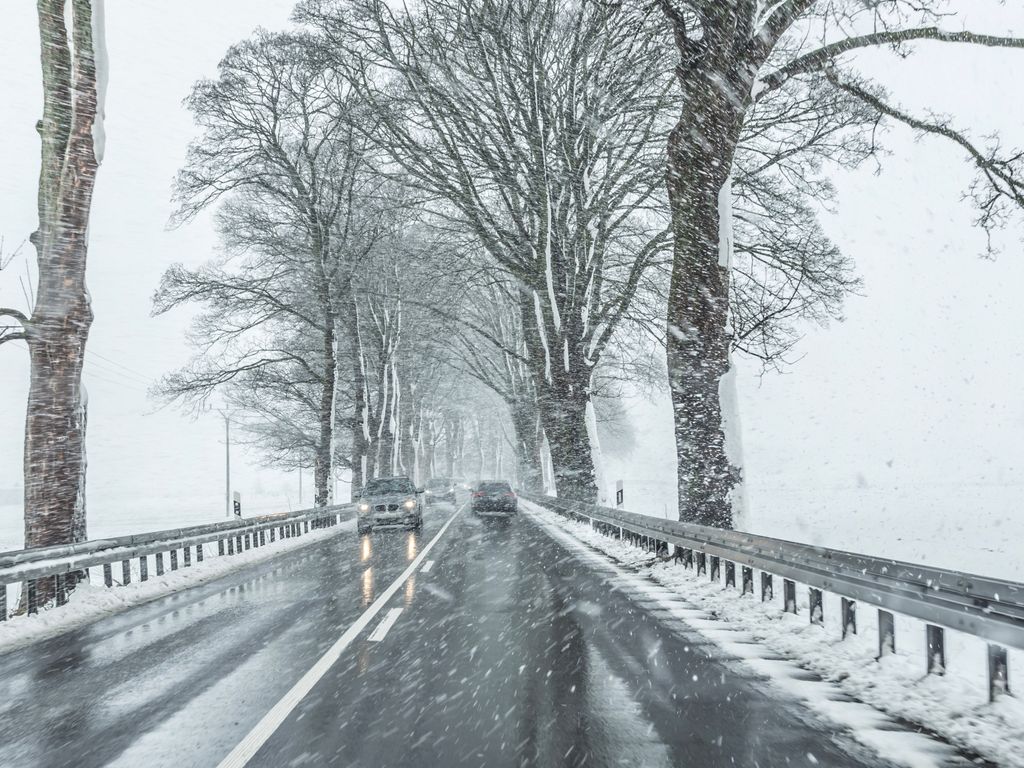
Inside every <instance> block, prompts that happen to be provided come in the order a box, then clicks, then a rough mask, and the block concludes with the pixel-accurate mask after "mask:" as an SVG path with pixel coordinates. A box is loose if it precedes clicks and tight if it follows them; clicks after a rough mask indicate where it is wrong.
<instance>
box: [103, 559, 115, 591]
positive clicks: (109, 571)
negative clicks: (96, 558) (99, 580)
mask: <svg viewBox="0 0 1024 768" xmlns="http://www.w3.org/2000/svg"><path fill="white" fill-rule="evenodd" d="M103 585H104V586H106V587H112V586H114V569H113V568H112V567H111V565H110V563H104V564H103Z"/></svg>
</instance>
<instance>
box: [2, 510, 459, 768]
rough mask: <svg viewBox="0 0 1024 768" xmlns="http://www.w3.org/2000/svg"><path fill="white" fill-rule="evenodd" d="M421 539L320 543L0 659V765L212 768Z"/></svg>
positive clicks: (434, 520)
mask: <svg viewBox="0 0 1024 768" xmlns="http://www.w3.org/2000/svg"><path fill="white" fill-rule="evenodd" d="M452 512H453V509H452V508H451V507H450V506H447V505H445V506H443V507H437V508H430V509H428V512H427V514H426V516H425V520H424V527H423V531H422V532H421V533H414V532H410V531H397V530H396V531H389V532H381V533H375V534H373V535H372V536H369V537H358V536H357V535H356V533H355V530H354V525H351V524H349V526H350V529H349V530H342V531H341V532H339V534H338V535H337V536H334V537H332V538H330V539H328V540H326V541H323V542H321V543H317V544H313V545H310V546H309V547H306V548H303V549H300V550H297V551H294V552H291V553H287V554H282V555H281V556H280V557H277V558H274V559H272V560H270V561H267V562H265V563H262V564H258V565H254V566H252V567H248V568H244V569H240V570H239V571H237V572H235V573H232V574H230V575H228V576H225V577H224V578H221V579H218V580H216V581H212V582H210V583H208V584H205V585H202V586H199V587H196V588H194V589H191V590H187V591H184V592H179V593H176V594H174V595H170V596H168V597H165V598H161V599H158V600H154V601H153V602H150V603H147V604H145V605H141V606H138V607H135V608H132V609H130V610H127V611H125V612H123V613H120V614H117V615H115V616H111V617H109V618H106V619H104V620H102V621H100V622H98V623H96V624H93V625H91V626H88V627H85V628H82V629H79V630H75V631H72V632H69V633H66V634H64V635H60V636H58V637H55V638H52V639H50V640H46V641H43V642H39V643H36V644H34V645H32V646H29V647H27V648H24V649H21V650H19V651H15V652H12V653H9V654H6V655H3V656H0V765H2V766H5V768H6V767H14V766H47V768H50V767H54V768H57V767H59V766H75V767H76V768H86V767H88V766H103V765H126V766H127V765H133V766H135V765H146V766H165V765H166V766H171V765H174V766H183V765H188V766H215V765H217V764H218V762H219V761H220V760H221V759H222V758H223V757H224V755H225V754H227V753H228V752H230V751H231V749H232V748H234V747H235V745H236V744H237V743H238V742H239V740H241V739H242V738H243V737H244V736H245V734H246V733H248V731H249V730H250V729H251V728H252V727H253V726H254V725H255V724H256V723H257V722H258V721H259V720H260V718H262V717H263V716H264V715H265V714H266V712H267V709H268V707H269V706H270V705H271V704H272V703H273V702H274V701H277V700H278V699H279V698H280V697H281V696H282V695H283V694H284V693H285V692H286V691H287V690H288V689H289V687H291V686H292V685H293V684H294V683H295V681H296V680H298V679H299V678H300V677H302V675H303V674H304V673H305V672H306V671H307V670H308V669H309V668H310V666H311V665H312V664H313V663H314V662H315V661H316V659H318V658H319V657H320V656H321V655H322V654H323V653H324V651H325V649H327V648H329V647H330V646H331V645H332V644H333V643H334V642H335V641H336V640H337V639H338V636H339V635H341V634H342V633H343V632H344V631H345V629H346V628H347V627H349V626H350V625H351V624H352V623H353V622H354V621H356V620H357V619H358V617H359V616H360V615H361V614H362V613H363V612H364V611H365V609H366V608H367V606H369V604H370V603H371V602H372V601H373V594H374V592H375V591H377V590H380V589H382V588H383V587H384V586H386V585H387V584H389V583H390V582H391V581H393V580H394V579H395V578H396V577H398V576H399V575H400V574H401V573H402V572H403V570H404V569H405V568H407V567H408V565H409V563H410V562H411V560H412V559H413V557H415V552H416V551H417V550H418V548H419V547H420V546H421V542H423V541H428V540H429V539H430V538H431V537H433V536H434V535H435V534H436V533H437V532H438V531H439V530H440V528H441V526H442V525H443V524H444V522H445V521H446V520H447V519H448V518H449V517H450V516H451V514H452Z"/></svg>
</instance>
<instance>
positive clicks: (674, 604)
mask: <svg viewBox="0 0 1024 768" xmlns="http://www.w3.org/2000/svg"><path fill="white" fill-rule="evenodd" d="M521 503H522V504H523V506H524V508H525V510H526V511H527V513H528V514H529V515H530V516H532V517H533V518H534V519H536V520H537V521H538V522H539V523H541V524H542V526H543V527H546V528H548V529H555V530H557V531H563V532H565V533H568V534H569V537H568V538H567V540H566V543H567V544H568V545H569V546H572V545H573V544H574V542H575V546H576V547H577V548H580V550H581V551H582V552H585V553H586V554H589V553H592V550H590V549H587V547H585V546H583V545H589V546H590V547H592V548H594V549H596V550H598V551H599V552H600V553H602V554H603V555H604V556H607V558H609V559H610V560H609V561H610V562H611V563H613V564H615V565H617V566H620V567H621V568H622V569H623V570H624V571H625V572H626V574H627V576H628V575H631V574H635V575H636V578H633V579H631V581H630V583H631V584H632V586H633V587H634V588H635V589H636V590H637V591H639V592H640V593H642V594H644V596H645V597H646V598H649V599H650V601H653V602H657V600H658V599H662V598H663V596H664V594H665V592H664V589H668V590H669V591H670V592H671V595H672V597H673V598H674V599H673V600H672V601H671V604H670V603H668V602H666V603H665V605H664V606H663V608H664V610H666V611H667V612H669V613H671V614H673V615H675V616H677V617H678V618H679V619H681V620H682V621H683V622H684V623H685V624H686V626H687V627H689V628H691V629H694V630H696V631H698V632H699V633H701V634H702V635H704V636H705V637H707V638H708V639H709V640H711V641H713V642H715V643H716V644H718V645H719V646H720V647H722V648H723V649H724V650H725V651H726V652H727V653H729V654H730V655H734V656H736V657H737V658H739V659H742V660H743V662H744V663H745V664H746V665H747V666H748V667H749V668H750V669H751V670H752V671H753V672H754V673H755V674H758V675H764V676H765V677H767V678H769V679H770V680H771V681H772V682H773V684H775V685H779V686H781V687H783V688H784V689H785V690H787V692H789V693H790V694H792V695H794V696H795V697H797V698H799V699H802V700H804V701H805V702H806V703H807V704H808V705H809V706H810V707H811V708H812V709H814V710H816V711H817V712H819V713H820V714H821V715H822V716H824V717H825V718H826V719H830V720H832V721H834V722H836V723H837V725H840V726H843V727H847V728H849V729H850V730H851V732H852V733H853V734H854V736H855V737H857V738H858V740H860V741H862V742H863V743H866V744H867V745H868V746H872V747H873V748H876V749H878V750H879V751H880V752H881V753H882V754H884V755H885V756H886V757H888V758H891V759H893V760H896V761H897V762H899V763H901V764H904V765H908V766H914V767H915V768H917V767H919V766H920V767H921V768H923V767H924V766H937V765H942V764H943V763H942V758H943V755H942V754H941V753H936V751H935V745H930V744H928V743H926V742H924V741H922V740H920V739H914V738H911V737H912V736H914V734H908V733H902V734H898V733H897V731H899V729H898V728H896V727H894V726H893V725H892V724H889V725H887V724H886V723H884V722H882V723H879V722H877V721H874V722H873V721H872V718H871V717H870V716H865V714H864V713H863V712H862V711H858V710H857V708H856V707H852V708H851V707H848V706H845V704H846V702H844V701H842V697H841V696H837V694H838V693H839V692H841V693H845V694H848V695H849V696H852V697H854V698H855V699H857V700H858V701H860V702H864V703H866V704H869V705H871V706H872V707H874V708H875V709H877V710H880V711H881V712H884V713H887V714H888V715H890V716H892V717H895V718H900V719H903V720H906V721H909V722H911V723H917V724H919V725H921V726H924V727H925V728H927V729H929V730H930V731H932V732H934V733H936V734H939V735H940V736H942V737H943V738H945V739H947V740H948V741H949V742H950V743H952V744H954V745H956V746H957V747H959V748H961V749H964V750H967V751H969V752H973V753H976V754H978V755H981V756H982V757H984V758H986V759H988V760H990V761H992V762H994V763H996V764H997V765H999V766H1007V767H1008V768H1024V702H1022V701H1021V700H1020V699H1019V698H1016V697H1013V696H1002V697H1000V698H999V699H998V700H997V701H996V702H995V703H992V704H990V703H989V702H988V691H987V687H986V666H985V660H986V656H985V648H986V646H985V643H984V642H982V641H980V640H978V639H976V638H973V637H970V636H968V635H963V634H961V633H957V632H953V631H949V632H947V637H946V644H947V648H946V652H947V657H946V661H947V664H946V674H944V675H942V676H939V675H928V674H926V669H925V658H926V656H925V644H924V638H925V631H924V625H923V624H922V623H921V622H918V621H916V620H913V619H907V618H905V617H900V616H897V617H896V619H897V623H896V633H897V635H896V642H897V653H896V654H895V655H891V656H887V657H885V658H883V659H882V660H881V661H880V662H879V661H876V660H875V655H876V652H877V646H876V638H877V626H876V625H874V623H873V622H874V621H875V617H874V614H875V612H874V611H872V610H870V609H868V607H867V606H864V607H863V608H862V610H860V611H858V622H859V624H860V626H859V634H857V635H854V636H852V637H848V638H847V639H846V640H843V639H841V627H840V618H839V616H840V611H839V605H838V603H839V598H838V597H837V596H834V595H829V594H826V595H825V596H824V597H825V604H824V615H825V624H824V626H816V625H812V624H810V622H809V621H808V610H809V606H808V602H807V590H806V589H804V588H801V587H799V586H798V611H799V613H798V614H797V615H793V614H789V613H786V612H784V611H783V606H782V589H781V585H779V588H778V589H777V590H776V591H777V593H778V594H777V595H776V596H775V597H774V599H773V600H771V601H769V602H765V603H761V602H759V601H758V600H757V599H755V598H754V596H753V595H745V596H740V595H739V594H738V593H737V592H736V591H735V590H726V589H724V588H723V587H722V585H721V584H715V583H711V582H709V581H708V579H707V577H706V576H700V577H698V576H697V574H696V572H695V571H694V570H688V569H686V568H684V567H683V566H682V565H681V564H678V563H674V562H672V561H667V562H666V561H662V560H660V559H658V558H656V557H655V556H654V555H653V554H652V553H650V552H647V551H645V550H643V549H641V548H639V547H634V546H632V545H630V544H628V543H626V542H623V541H619V540H618V539H616V538H611V537H607V536H604V535H602V534H600V533H597V532H596V531H594V530H592V529H591V528H590V527H589V526H588V525H585V524H582V523H577V522H573V521H568V520H566V519H564V518H562V517H560V516H559V515H556V514H554V513H553V512H550V511H548V510H544V509H541V508H540V507H538V506H537V505H535V504H531V503H529V502H521ZM757 579H758V577H757V576H756V574H755V583H758V581H757ZM679 600H682V601H683V602H685V607H681V606H679V605H678V601H679ZM765 650H767V651H768V653H767V654H766V653H765ZM775 654H779V655H782V656H784V657H785V659H788V660H791V662H789V661H783V662H780V661H778V660H775V659H772V658H771V657H772V656H773V655H775ZM766 656H767V657H768V658H766ZM794 664H795V665H797V666H798V667H799V668H801V669H803V670H808V671H810V672H812V673H814V674H815V675H818V676H820V678H821V680H820V681H817V680H807V679H806V676H804V679H801V676H800V675H799V669H797V670H794V669H792V667H793V666H794ZM787 667H788V668H787ZM1009 667H1010V681H1009V682H1010V689H1011V690H1014V689H1015V688H1019V687H1020V686H1021V685H1024V678H1022V676H1021V670H1022V669H1024V652H1020V651H1012V650H1011V651H1010V663H1009ZM794 671H796V672H797V673H798V674H796V675H794V674H792V673H793V672H794ZM930 753H932V754H930Z"/></svg>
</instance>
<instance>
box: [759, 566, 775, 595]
mask: <svg viewBox="0 0 1024 768" xmlns="http://www.w3.org/2000/svg"><path fill="white" fill-rule="evenodd" d="M774 597H775V590H774V589H773V588H772V575H771V574H770V573H765V572H764V571H761V602H762V603H768V602H771V601H772V599H773V598H774Z"/></svg>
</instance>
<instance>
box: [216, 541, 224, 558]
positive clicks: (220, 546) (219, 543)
mask: <svg viewBox="0 0 1024 768" xmlns="http://www.w3.org/2000/svg"><path fill="white" fill-rule="evenodd" d="M217 554H218V555H223V554H224V539H217Z"/></svg>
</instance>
